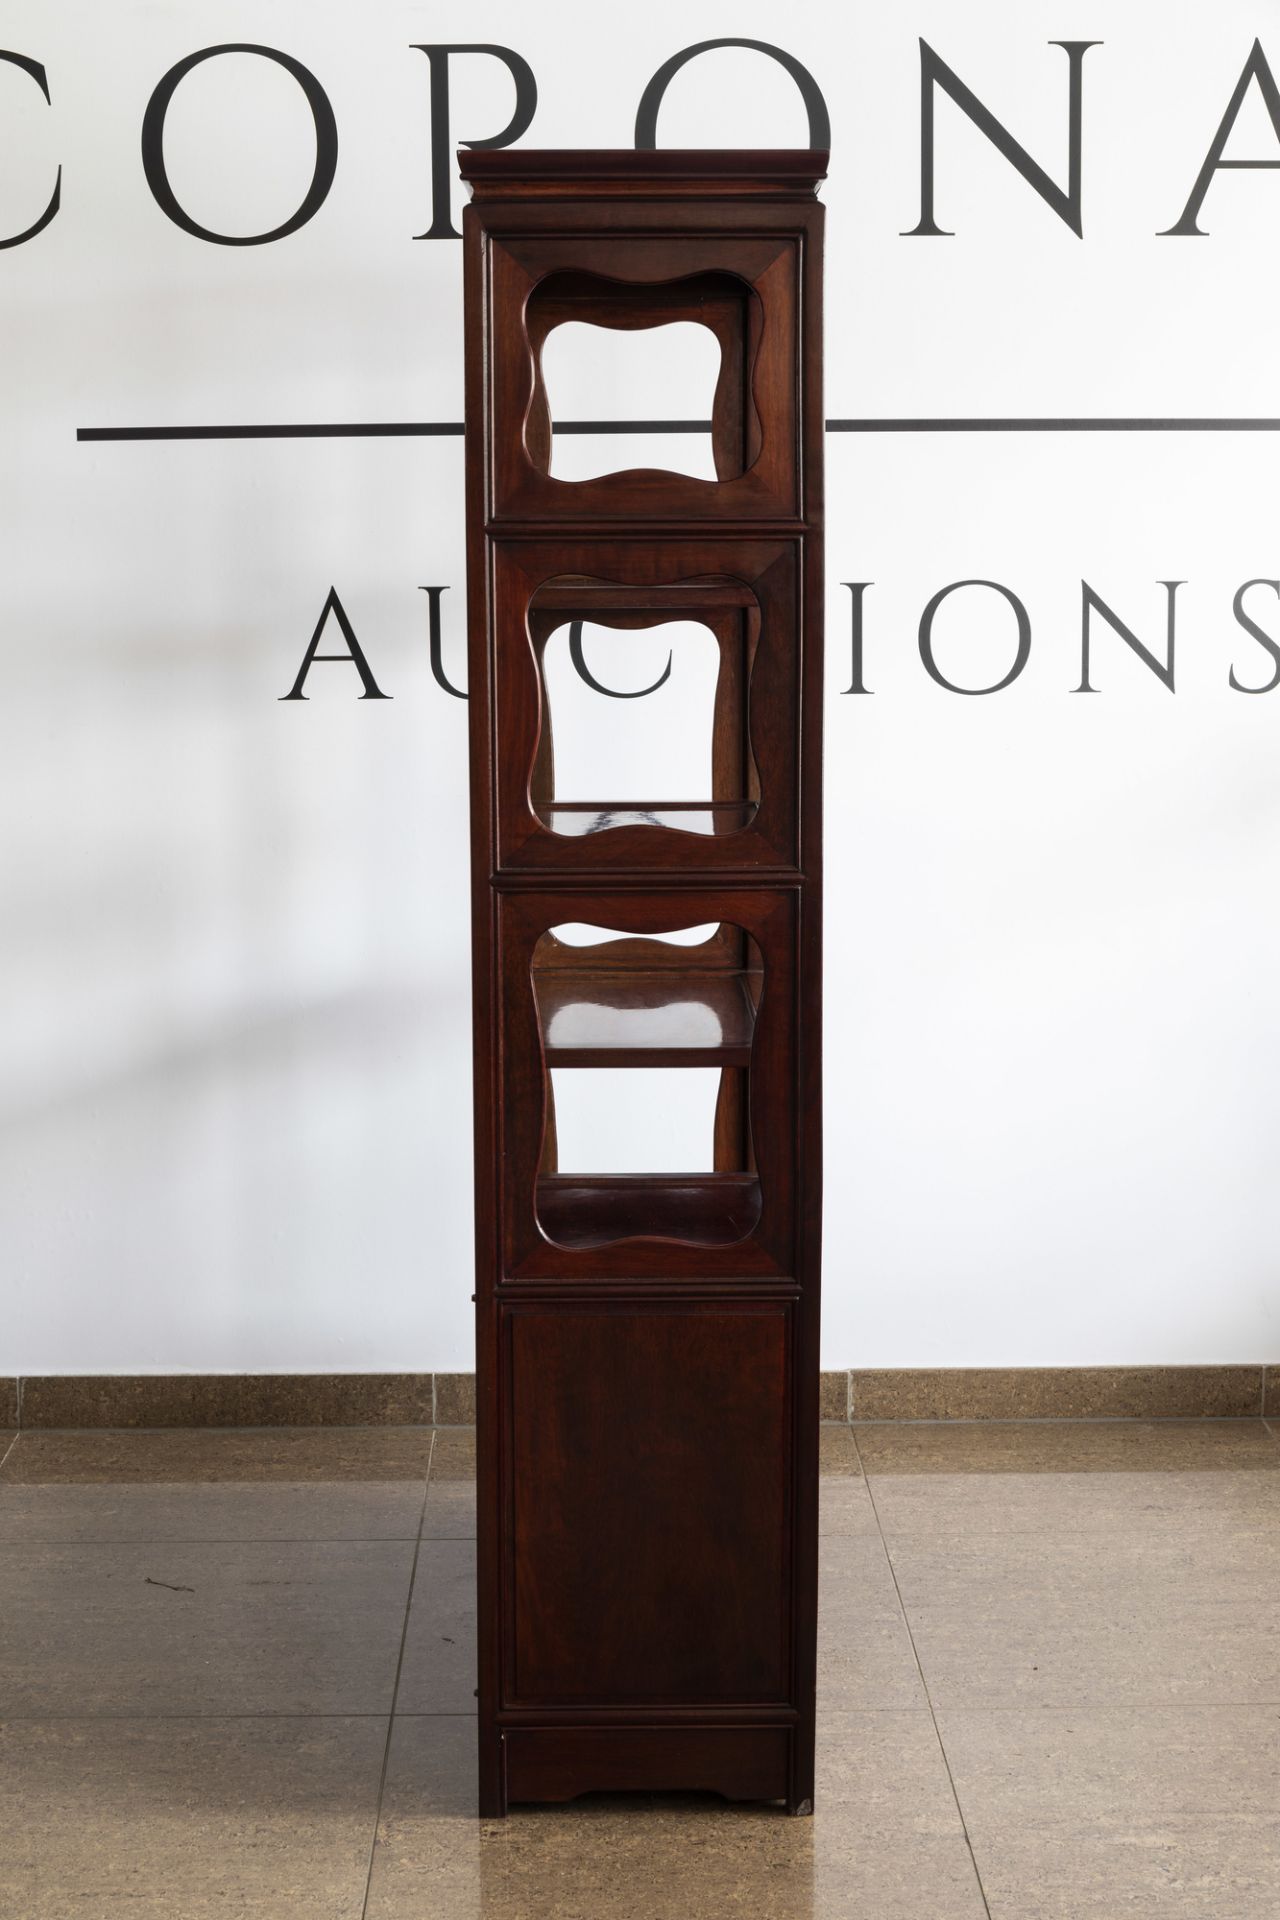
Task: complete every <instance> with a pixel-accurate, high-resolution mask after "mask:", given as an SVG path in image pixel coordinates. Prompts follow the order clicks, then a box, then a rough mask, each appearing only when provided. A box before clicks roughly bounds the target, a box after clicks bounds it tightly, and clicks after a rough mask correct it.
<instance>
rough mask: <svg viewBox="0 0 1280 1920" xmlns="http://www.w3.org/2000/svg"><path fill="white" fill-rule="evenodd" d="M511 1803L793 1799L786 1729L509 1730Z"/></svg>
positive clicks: (506, 1736) (507, 1777) (505, 1742)
mask: <svg viewBox="0 0 1280 1920" xmlns="http://www.w3.org/2000/svg"><path fill="white" fill-rule="evenodd" d="M503 1746H504V1749H505V1757H506V1764H505V1768H504V1774H505V1783H506V1798H507V1799H508V1801H524V1800H543V1801H546V1800H573V1799H575V1798H576V1797H577V1795H578V1794H580V1793H628V1792H637V1791H638V1792H650V1793H664V1792H665V1793H686V1792H688V1793H694V1792H706V1793H719V1794H723V1796H724V1797H725V1799H726V1800H788V1799H789V1798H790V1792H791V1782H790V1772H791V1733H790V1730H789V1729H788V1728H786V1727H508V1728H507V1730H506V1732H505V1734H504V1736H503Z"/></svg>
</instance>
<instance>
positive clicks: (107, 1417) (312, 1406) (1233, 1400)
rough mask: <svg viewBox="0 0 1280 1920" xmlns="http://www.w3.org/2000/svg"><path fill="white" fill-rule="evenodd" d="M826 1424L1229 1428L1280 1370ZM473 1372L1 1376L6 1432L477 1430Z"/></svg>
mask: <svg viewBox="0 0 1280 1920" xmlns="http://www.w3.org/2000/svg"><path fill="white" fill-rule="evenodd" d="M821 1413H822V1418H823V1419H824V1420H826V1421H840V1422H849V1421H852V1422H854V1423H855V1424H856V1423H858V1422H859V1421H875V1420H894V1421H899V1420H902V1421H910V1420H1212V1419H1217V1420H1223V1419H1256V1418H1258V1417H1259V1416H1260V1415H1263V1414H1269V1415H1271V1416H1273V1417H1276V1416H1280V1364H1277V1365H1275V1366H1204V1367H1194V1366H1192V1367H1157V1366H1151V1367H892V1368H880V1369H873V1370H870V1371H867V1370H863V1369H859V1368H853V1369H842V1370H840V1371H839V1372H829V1373H824V1374H823V1375H822V1393H821ZM475 1417H476V1387H475V1376H474V1375H473V1374H470V1373H261V1374H231V1373H178V1374H37V1375H31V1376H28V1377H22V1378H14V1377H13V1376H12V1375H10V1376H9V1377H8V1378H5V1377H3V1376H0V1430H4V1429H8V1430H10V1431H12V1430H13V1429H15V1428H16V1429H22V1428H41V1427H44V1428H66V1427H327V1426H343V1427H369V1426H432V1425H435V1426H442V1427H457V1426H470V1425H472V1424H473V1423H474V1421H475Z"/></svg>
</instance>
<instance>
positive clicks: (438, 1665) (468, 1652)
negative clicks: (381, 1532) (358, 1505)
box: [396, 1539, 476, 1714]
mask: <svg viewBox="0 0 1280 1920" xmlns="http://www.w3.org/2000/svg"><path fill="white" fill-rule="evenodd" d="M475 1687H476V1550H475V1543H474V1541H471V1540H455V1539H445V1540H424V1541H423V1542H422V1545H421V1546H420V1547H419V1549H418V1567H417V1572H416V1574H415V1576H414V1583H413V1604H412V1606H411V1607H410V1609H409V1626H408V1631H407V1633H406V1634H405V1643H404V1664H403V1666H402V1668H401V1673H400V1687H399V1691H398V1693H397V1695H396V1708H397V1711H398V1712H400V1713H432V1714H436V1713H441V1714H449V1713H464V1714H472V1713H474V1712H475V1704H476V1700H475Z"/></svg>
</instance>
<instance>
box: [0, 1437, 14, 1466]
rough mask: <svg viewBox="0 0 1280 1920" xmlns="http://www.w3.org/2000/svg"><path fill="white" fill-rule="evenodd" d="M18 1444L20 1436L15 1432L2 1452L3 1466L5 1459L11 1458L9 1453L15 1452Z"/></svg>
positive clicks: (1, 1460) (1, 1462) (0, 1458)
mask: <svg viewBox="0 0 1280 1920" xmlns="http://www.w3.org/2000/svg"><path fill="white" fill-rule="evenodd" d="M17 1444H18V1436H17V1434H16V1433H14V1434H13V1435H11V1437H10V1440H9V1444H8V1446H7V1447H6V1448H5V1450H4V1452H3V1453H0V1467H3V1465H4V1463H5V1461H6V1460H7V1459H8V1458H9V1455H10V1454H11V1453H12V1452H13V1450H14V1448H15V1447H16V1446H17Z"/></svg>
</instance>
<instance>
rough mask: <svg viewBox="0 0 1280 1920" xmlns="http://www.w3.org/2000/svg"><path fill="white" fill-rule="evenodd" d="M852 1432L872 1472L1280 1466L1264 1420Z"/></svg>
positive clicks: (950, 1425)
mask: <svg viewBox="0 0 1280 1920" xmlns="http://www.w3.org/2000/svg"><path fill="white" fill-rule="evenodd" d="M852 1432H853V1435H854V1438H855V1441H856V1444H857V1448H858V1453H859V1456H860V1458H861V1460H862V1465H863V1469H864V1471H865V1472H866V1473H867V1474H869V1475H870V1474H877V1475H880V1474H893V1475H895V1476H901V1475H905V1474H937V1473H948V1474H953V1473H976V1474H987V1473H1043V1474H1059V1473H1096V1474H1111V1473H1188V1472H1205V1473H1226V1472H1230V1471H1237V1472H1247V1471H1263V1472H1268V1471H1269V1472H1276V1471H1280V1449H1278V1448H1277V1447H1276V1446H1275V1445H1274V1443H1273V1442H1272V1441H1271V1439H1270V1438H1269V1436H1268V1434H1267V1432H1266V1426H1265V1422H1263V1421H1261V1420H1031V1421H1015V1420H1011V1421H1007V1422H998V1423H995V1424H991V1425H984V1424H983V1423H981V1422H980V1421H972V1422H966V1421H953V1422H947V1421H932V1422H927V1421H926V1422H919V1423H916V1424H905V1425H900V1426H898V1425H892V1424H886V1425H870V1426H861V1427H855V1428H853V1429H852Z"/></svg>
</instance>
